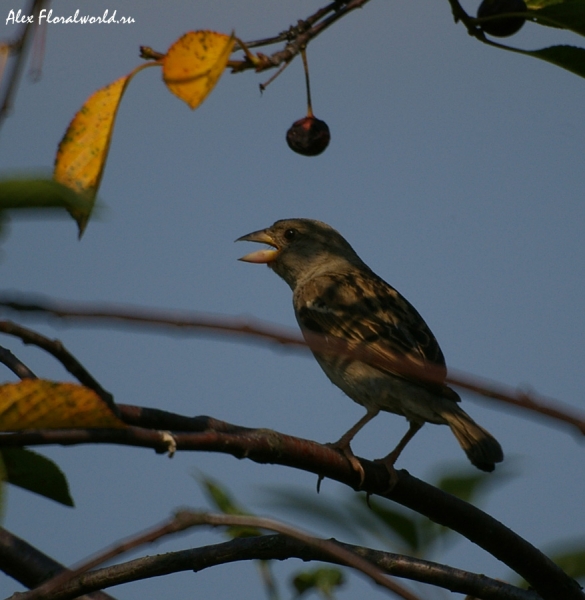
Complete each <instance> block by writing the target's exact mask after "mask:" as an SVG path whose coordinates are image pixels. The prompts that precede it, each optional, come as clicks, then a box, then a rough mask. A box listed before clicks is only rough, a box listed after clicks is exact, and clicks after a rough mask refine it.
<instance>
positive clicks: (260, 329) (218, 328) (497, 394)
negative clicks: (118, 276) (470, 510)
mask: <svg viewBox="0 0 585 600" xmlns="http://www.w3.org/2000/svg"><path fill="white" fill-rule="evenodd" d="M0 307H5V308H8V309H11V310H15V311H18V312H21V313H39V314H41V315H45V316H49V317H58V318H59V319H66V320H75V321H80V322H85V323H91V322H92V321H97V322H102V323H108V324H112V325H118V326H119V325H124V324H126V325H133V326H137V327H142V328H145V327H154V328H163V329H175V330H180V331H181V332H183V333H184V332H186V331H194V332H197V331H199V332H203V333H205V334H207V335H229V336H232V337H234V338H244V339H248V340H249V339H256V340H258V341H261V342H264V343H269V344H278V345H279V346H281V347H286V348H291V349H296V350H300V351H306V350H307V349H308V348H309V347H310V348H311V349H313V350H320V351H327V352H330V353H331V352H335V353H339V354H343V355H346V356H350V357H353V358H358V359H360V360H363V361H365V362H368V363H370V364H372V365H375V366H379V367H381V368H385V369H388V370H391V371H393V372H395V373H398V374H400V375H403V376H405V377H408V378H412V379H415V380H418V381H422V382H430V383H439V384H443V383H447V384H450V385H454V386H456V387H459V388H462V389H465V390H468V391H470V392H473V393H475V394H478V395H480V396H483V397H485V398H490V399H494V400H498V401H501V402H504V403H506V404H511V405H513V406H517V407H519V408H522V409H526V410H529V411H532V412H535V413H538V414H542V415H545V416H547V417H550V418H552V419H555V420H557V421H560V422H563V423H568V424H570V425H572V426H574V427H575V428H577V429H578V430H579V432H580V433H581V434H582V435H585V416H584V415H582V414H579V413H577V412H575V411H574V410H573V409H571V408H569V407H565V406H562V405H561V404H560V403H559V402H558V401H556V400H554V399H552V398H546V397H543V396H539V395H536V394H534V393H527V392H518V391H517V390H515V389H513V388H511V387H509V386H505V385H504V384H498V383H495V382H491V381H487V380H485V379H480V378H479V377H476V376H474V375H469V374H466V373H464V372H462V371H457V370H454V369H451V370H450V372H449V374H448V375H447V376H445V372H444V369H443V368H441V367H438V366H434V365H431V364H428V363H427V364H424V365H420V364H416V363H413V362H411V361H408V360H406V359H404V358H402V357H400V356H393V357H392V358H381V357H380V356H378V355H376V354H375V353H373V352H372V351H370V350H368V348H363V349H359V350H356V349H354V348H350V347H349V345H348V344H347V343H345V342H344V341H343V340H337V339H325V338H324V337H323V336H319V335H311V336H310V338H308V343H307V342H306V341H305V340H303V339H302V338H301V337H300V336H299V335H298V334H295V333H292V332H291V331H290V330H285V329H282V328H277V327H276V326H274V325H269V324H266V323H261V322H251V321H244V320H242V319H234V318H233V317H225V316H223V317H222V316H217V315H209V314H203V313H194V312H180V313H179V312H169V311H160V310H153V309H148V310H147V309H144V308H141V307H124V308H122V307H119V306H108V305H100V306H95V305H89V304H72V303H56V302H52V301H49V300H46V299H35V300H33V299H27V298H20V299H14V298H9V297H6V296H0Z"/></svg>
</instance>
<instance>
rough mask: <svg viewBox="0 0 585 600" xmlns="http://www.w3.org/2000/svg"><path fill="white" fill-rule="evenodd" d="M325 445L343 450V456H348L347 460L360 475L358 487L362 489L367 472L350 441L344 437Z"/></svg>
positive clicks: (339, 450)
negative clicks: (345, 440)
mask: <svg viewBox="0 0 585 600" xmlns="http://www.w3.org/2000/svg"><path fill="white" fill-rule="evenodd" d="M325 445H326V446H327V447H328V448H332V449H333V450H337V451H338V452H341V454H343V456H345V458H347V460H348V461H349V464H350V465H351V466H352V468H353V470H354V471H356V472H357V474H358V475H359V477H360V484H359V486H358V488H357V489H358V490H361V489H362V486H363V485H364V480H365V478H366V472H365V471H364V468H363V467H362V465H361V463H360V461H359V460H358V458H357V457H356V455H355V454H354V453H353V451H352V449H351V446H350V445H349V443H348V442H344V441H343V438H342V439H341V440H339V441H338V442H334V443H330V444H325ZM319 483H320V482H319Z"/></svg>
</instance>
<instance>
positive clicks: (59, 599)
mask: <svg viewBox="0 0 585 600" xmlns="http://www.w3.org/2000/svg"><path fill="white" fill-rule="evenodd" d="M332 541H334V540H332ZM334 542H335V543H336V544H337V545H338V546H339V547H341V548H344V549H345V550H347V551H349V552H353V553H355V554H357V555H359V556H361V557H363V558H364V559H366V560H368V561H369V562H371V563H373V564H375V565H377V566H378V567H379V568H380V569H381V570H383V571H384V572H386V573H388V574H390V575H394V576H396V577H405V578H408V579H411V580H413V581H419V582H421V583H427V584H430V585H435V586H439V587H443V588H445V589H448V590H451V591H453V592H458V593H461V594H469V595H471V596H473V597H475V598H478V599H481V600H541V597H540V596H539V595H538V594H536V593H535V592H533V591H528V590H522V589H520V588H517V587H514V586H511V585H509V584H507V583H503V582H501V581H496V580H494V579H490V578H489V577H486V576H485V575H477V574H474V573H468V572H466V571H461V570H460V569H454V568H452V567H446V566H444V565H440V564H437V563H433V562H430V561H425V560H421V559H417V558H412V557H407V556H401V555H398V554H392V553H389V552H381V551H378V550H372V549H370V548H363V547H360V546H354V545H351V544H344V543H342V542H338V541H334ZM290 558H299V559H301V560H303V561H322V562H331V563H334V564H340V563H339V562H338V561H335V560H334V559H332V558H331V557H330V556H327V555H326V554H325V553H323V552H321V551H319V550H318V549H316V548H314V547H310V546H307V545H306V544H303V543H302V542H299V541H298V540H294V539H292V538H289V537H286V536H284V535H281V534H276V535H263V536H259V537H252V538H238V539H234V540H230V541H228V542H223V543H219V544H213V545H209V546H204V547H201V548H192V549H188V550H182V551H178V552H169V553H166V554H159V555H156V556H146V557H143V558H138V559H135V560H132V561H128V562H126V563H121V564H117V565H114V566H111V567H106V568H103V569H96V570H95V571H91V572H89V573H85V574H84V575H83V576H79V577H76V578H75V579H72V580H71V581H69V582H68V583H66V584H65V585H64V586H63V587H62V588H60V589H59V590H56V591H55V592H54V593H52V594H50V595H47V596H45V597H44V599H45V600H67V599H69V598H75V597H76V596H78V595H79V594H86V593H88V592H91V591H92V590H98V589H102V588H107V587H112V586H114V585H121V584H123V583H131V582H133V581H139V580H142V579H148V578H150V577H160V576H164V575H169V574H172V573H179V572H182V571H195V572H198V571H202V570H204V569H207V568H209V567H214V566H218V565H224V564H229V563H232V562H238V561H243V560H287V559H290Z"/></svg>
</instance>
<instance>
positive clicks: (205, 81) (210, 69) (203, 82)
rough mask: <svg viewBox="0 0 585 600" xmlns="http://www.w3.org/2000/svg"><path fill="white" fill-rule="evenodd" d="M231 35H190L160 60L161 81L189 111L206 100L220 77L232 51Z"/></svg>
mask: <svg viewBox="0 0 585 600" xmlns="http://www.w3.org/2000/svg"><path fill="white" fill-rule="evenodd" d="M234 42H235V37H234V34H233V33H232V35H229V36H228V35H226V34H224V33H216V32H215V31H190V32H189V33H186V34H185V35H183V36H182V37H180V38H179V39H178V40H177V41H176V42H175V43H174V44H173V45H172V46H171V47H170V48H169V50H168V52H167V53H166V55H165V57H164V58H163V61H162V63H163V80H164V82H165V83H166V84H167V87H168V88H169V90H170V91H171V92H172V93H173V94H175V96H177V97H178V98H180V99H181V100H183V102H186V103H187V104H188V105H189V106H190V107H191V108H192V109H195V108H197V107H198V106H199V105H200V104H201V103H202V102H203V101H204V100H205V98H207V96H208V94H209V93H210V92H211V90H212V89H213V88H214V87H215V86H216V84H217V82H218V81H219V78H220V77H221V75H222V74H223V72H224V70H225V68H226V65H227V62H228V59H229V57H230V54H231V53H232V50H233V47H234Z"/></svg>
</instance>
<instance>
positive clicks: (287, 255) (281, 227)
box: [236, 219, 504, 483]
mask: <svg viewBox="0 0 585 600" xmlns="http://www.w3.org/2000/svg"><path fill="white" fill-rule="evenodd" d="M236 241H247V242H260V243H264V244H267V245H268V246H270V248H266V249H262V250H258V251H256V252H252V253H250V254H247V255H246V256H243V257H242V258H240V260H241V261H244V262H249V263H265V264H267V265H268V267H270V268H271V269H272V270H273V271H274V272H275V273H276V274H277V275H280V277H282V278H283V279H284V280H285V281H286V282H287V283H288V285H289V286H290V287H291V289H292V291H293V305H294V310H295V315H296V318H297V321H298V323H299V326H300V328H301V331H302V332H303V335H304V336H305V339H306V340H307V342H308V343H309V345H313V348H312V351H313V354H314V356H315V358H316V359H317V361H318V363H319V365H320V366H321V368H322V369H323V371H325V374H326V375H327V376H328V377H329V379H330V380H331V381H332V382H333V383H334V384H335V385H336V386H338V387H339V388H341V389H342V390H343V391H344V392H345V393H346V394H347V395H348V396H349V397H350V398H351V399H352V400H354V401H355V402H357V403H358V404H361V405H362V406H363V407H364V408H365V409H366V411H367V412H366V414H365V415H364V416H363V417H362V418H361V419H360V420H359V421H358V422H357V423H356V424H355V425H354V426H353V427H351V428H350V429H349V430H348V431H347V432H346V433H345V434H344V435H343V436H341V438H340V439H339V440H338V441H337V442H335V443H334V444H331V446H333V447H334V448H336V449H338V450H340V451H342V452H343V453H344V455H345V456H346V457H347V458H348V460H349V461H350V463H351V464H352V466H353V467H354V469H356V470H357V471H358V473H359V474H360V478H361V482H362V483H363V477H364V471H363V468H362V466H361V465H360V463H359V461H358V460H357V458H356V457H355V456H354V454H353V452H352V451H351V447H350V442H351V441H352V439H353V437H354V436H355V435H356V433H357V432H358V431H359V430H360V429H361V428H362V427H363V426H364V425H365V424H366V423H368V422H369V421H370V420H371V419H373V418H374V417H375V416H376V415H377V414H378V413H379V412H380V411H381V410H383V411H387V412H391V413H395V414H399V415H402V416H404V417H406V419H407V420H408V421H409V423H410V428H409V430H408V431H407V433H406V434H405V436H404V437H403V438H402V439H401V440H400V442H399V443H398V445H397V446H396V448H395V449H394V450H393V451H392V452H390V454H388V455H387V456H386V457H385V458H383V459H381V462H383V463H384V464H385V465H386V467H387V469H388V471H389V472H390V474H391V476H392V477H395V471H394V463H395V461H396V459H397V458H398V456H399V455H400V453H401V452H402V450H403V449H404V447H405V446H406V444H407V443H408V442H409V441H410V439H412V437H413V436H414V435H415V433H416V432H417V431H418V430H419V429H420V428H421V427H422V426H423V425H424V423H427V422H428V423H437V424H441V425H449V427H450V428H451V431H452V432H453V434H454V435H455V437H456V438H457V441H458V442H459V444H460V445H461V447H462V448H463V450H464V451H465V453H466V454H467V457H468V458H469V460H470V461H471V463H472V464H473V465H475V466H476V467H477V468H478V469H481V470H482V471H493V470H494V468H495V463H498V462H501V461H502V460H503V458H504V456H503V453H502V448H501V447H500V444H499V443H498V442H497V441H496V439H495V438H494V437H493V436H492V435H491V434H490V433H488V432H487V431H486V430H485V429H483V428H482V427H480V426H479V425H478V424H477V423H475V421H473V419H472V418H471V417H470V416H469V415H468V414H467V413H466V412H465V411H463V410H462V409H461V408H460V407H459V405H458V402H459V401H460V398H459V396H458V394H457V393H456V392H455V391H454V390H453V389H451V388H450V387H448V386H447V385H445V383H444V378H445V377H446V374H447V369H446V366H445V359H444V357H443V353H442V352H441V349H440V348H439V345H438V343H437V340H436V339H435V336H434V335H433V334H432V332H431V330H430V329H429V327H428V325H427V324H426V323H425V322H424V320H423V318H422V317H421V316H420V315H419V314H418V312H417V311H416V309H415V308H414V307H413V306H412V305H411V304H410V303H409V302H408V301H407V300H406V299H405V298H403V297H402V296H401V295H400V294H399V293H398V292H397V291H396V290H395V289H394V288H393V287H392V286H390V285H388V284H387V283H386V282H385V281H383V280H382V279H381V278H380V277H378V276H377V275H376V274H375V273H374V272H373V271H372V270H371V269H370V268H369V267H368V266H367V265H366V264H365V263H364V262H363V261H362V260H361V259H360V258H359V256H358V255H357V254H356V253H355V251H354V250H353V248H352V247H351V246H350V245H349V243H348V242H347V241H346V240H345V239H344V238H343V237H342V236H341V235H340V234H339V233H338V232H337V231H336V230H335V229H333V228H332V227H330V226H329V225H326V224H325V223H321V222H320V221H313V220H310V219H284V220H281V221H277V222H276V223H274V225H272V226H271V227H268V228H267V229H262V230H260V231H255V232H253V233H249V234H247V235H244V236H242V237H241V238H239V239H238V240H236ZM319 336H322V337H319ZM315 340H320V343H316V342H315ZM339 343H342V344H343V345H344V346H343V347H344V350H343V351H341V350H340V345H339ZM328 347H329V348H330V351H328ZM357 354H359V356H357ZM365 355H367V357H370V358H367V357H364V356H365ZM396 361H398V363H397V362H396ZM401 364H402V365H403V366H402V370H401V368H400V365H401ZM404 365H406V367H409V366H410V367H411V368H410V369H409V368H406V369H405V368H404ZM429 367H430V371H431V372H432V373H433V374H434V377H432V381H431V380H429V379H428V378H427V379H425V380H421V379H418V378H417V377H416V374H415V372H416V370H417V369H418V372H419V374H420V373H424V370H425V368H427V369H429Z"/></svg>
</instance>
